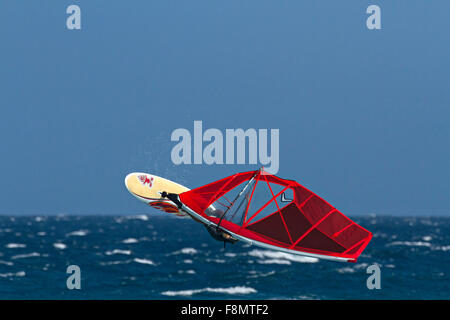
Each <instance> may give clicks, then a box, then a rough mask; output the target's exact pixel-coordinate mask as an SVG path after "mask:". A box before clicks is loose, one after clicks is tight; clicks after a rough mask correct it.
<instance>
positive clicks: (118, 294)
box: [0, 214, 450, 299]
mask: <svg viewBox="0 0 450 320" xmlns="http://www.w3.org/2000/svg"><path fill="white" fill-rule="evenodd" d="M353 219H354V220H355V221H356V222H357V223H359V224H361V225H362V226H363V227H365V228H367V229H368V230H370V231H372V232H373V234H374V237H373V239H372V241H371V243H370V244H369V245H368V247H367V248H366V250H365V251H364V252H363V254H362V255H361V257H360V258H359V260H358V262H357V263H343V262H331V261H323V260H317V259H315V258H306V257H300V256H295V255H290V254H285V253H280V252H275V251H270V250H265V249H261V248H258V247H255V246H248V245H245V244H242V243H237V244H234V245H227V247H226V248H225V249H224V248H223V244H222V243H219V242H217V241H215V240H213V239H212V238H211V237H210V236H209V234H208V233H207V231H206V230H205V229H204V227H202V226H201V225H200V224H198V223H196V222H194V221H192V220H191V219H189V218H185V219H182V218H176V217H168V216H166V215H164V216H159V215H153V214H151V215H137V216H70V215H67V216H34V217H8V216H0V299H450V218H430V217H410V218H398V217H385V216H375V215H372V216H368V217H353ZM372 264H378V265H379V267H380V271H381V289H379V290H377V289H373V290H369V289H368V288H367V285H366V282H367V278H368V277H369V276H370V274H368V273H367V267H368V266H369V265H372ZM69 265H77V266H79V268H80V271H81V289H80V290H76V289H74V290H69V289H68V288H67V284H66V281H67V278H68V277H69V276H70V274H68V273H66V271H67V267H68V266H69Z"/></svg>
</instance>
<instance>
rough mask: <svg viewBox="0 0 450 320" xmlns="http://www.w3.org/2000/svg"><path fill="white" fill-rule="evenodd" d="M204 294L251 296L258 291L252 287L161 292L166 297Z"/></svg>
mask: <svg viewBox="0 0 450 320" xmlns="http://www.w3.org/2000/svg"><path fill="white" fill-rule="evenodd" d="M202 292H212V293H226V294H230V295H235V294H237V295H240V294H250V293H256V292H257V291H256V290H255V289H253V288H250V287H242V286H237V287H231V288H209V287H208V288H203V289H192V290H180V291H164V292H161V294H162V295H165V296H192V295H194V294H197V293H202Z"/></svg>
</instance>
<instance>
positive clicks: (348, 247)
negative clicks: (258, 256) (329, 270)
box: [180, 171, 372, 262]
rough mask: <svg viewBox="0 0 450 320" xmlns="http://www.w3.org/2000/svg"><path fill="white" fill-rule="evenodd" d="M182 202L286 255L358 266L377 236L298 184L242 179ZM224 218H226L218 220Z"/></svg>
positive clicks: (187, 195)
mask: <svg viewBox="0 0 450 320" xmlns="http://www.w3.org/2000/svg"><path fill="white" fill-rule="evenodd" d="M180 200H181V202H182V203H183V204H184V205H186V206H187V207H189V208H190V209H192V210H193V211H195V212H196V213H197V214H199V215H200V216H202V217H203V218H206V219H208V220H209V221H211V222H212V223H214V224H218V223H219V220H220V217H221V216H222V215H223V213H225V215H223V217H222V220H221V221H220V226H221V227H222V228H223V229H225V230H227V231H229V232H231V233H234V234H235V235H237V236H240V237H242V238H245V239H247V240H250V241H252V242H254V243H255V244H257V245H258V244H259V245H262V246H267V247H270V248H272V247H276V248H274V249H279V250H281V251H285V252H291V253H297V254H305V255H309V256H317V257H320V258H331V259H332V258H338V259H336V260H347V261H351V262H356V259H357V258H358V256H359V255H360V254H361V252H362V251H363V250H364V249H365V247H366V246H367V244H368V243H369V241H370V239H371V238H372V234H371V233H370V232H369V231H367V230H366V229H364V228H363V227H361V226H359V225H358V224H356V223H355V222H353V221H352V220H350V219H349V218H347V217H346V216H345V215H343V214H342V213H341V212H340V211H339V210H337V209H336V208H334V207H333V206H331V205H330V204H329V203H328V202H326V201H325V200H323V199H322V198H320V197H319V196H318V195H316V194H314V193H313V192H311V191H310V190H308V189H306V188H305V187H303V186H301V185H300V184H299V183H297V182H296V181H293V180H285V179H281V178H279V177H277V176H274V175H271V174H268V173H266V172H263V171H251V172H243V173H237V174H235V175H232V176H230V177H227V178H224V179H222V180H219V181H216V182H213V183H210V184H208V185H205V186H203V187H199V188H196V189H193V190H190V191H187V192H184V193H182V194H180ZM217 212H220V213H221V214H219V215H218V214H217Z"/></svg>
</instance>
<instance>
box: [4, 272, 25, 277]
mask: <svg viewBox="0 0 450 320" xmlns="http://www.w3.org/2000/svg"><path fill="white" fill-rule="evenodd" d="M25 275H26V274H25V271H19V272H16V273H13V272H8V273H0V277H1V278H9V277H25Z"/></svg>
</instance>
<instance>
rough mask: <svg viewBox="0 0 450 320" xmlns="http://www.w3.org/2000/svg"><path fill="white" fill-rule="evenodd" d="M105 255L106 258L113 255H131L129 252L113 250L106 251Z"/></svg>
mask: <svg viewBox="0 0 450 320" xmlns="http://www.w3.org/2000/svg"><path fill="white" fill-rule="evenodd" d="M105 254H106V255H107V256H111V255H114V254H125V255H130V254H131V250H121V249H114V250H109V251H106V252H105Z"/></svg>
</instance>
